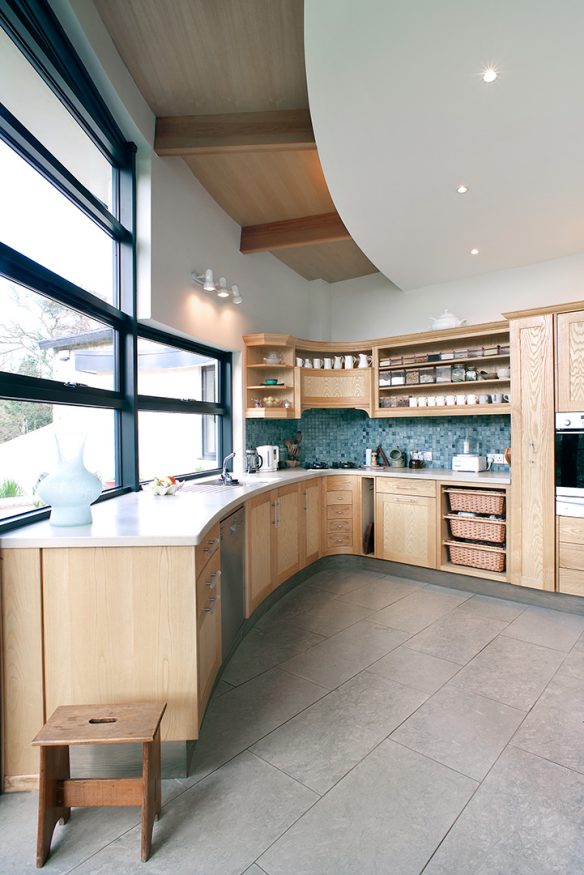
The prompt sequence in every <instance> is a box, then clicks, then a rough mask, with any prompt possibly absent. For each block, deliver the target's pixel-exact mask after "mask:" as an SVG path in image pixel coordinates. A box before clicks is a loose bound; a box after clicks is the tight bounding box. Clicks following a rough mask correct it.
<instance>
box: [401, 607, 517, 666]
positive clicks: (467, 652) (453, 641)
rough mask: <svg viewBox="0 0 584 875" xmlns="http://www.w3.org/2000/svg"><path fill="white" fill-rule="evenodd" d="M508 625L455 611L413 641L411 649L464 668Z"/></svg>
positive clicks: (409, 642)
mask: <svg viewBox="0 0 584 875" xmlns="http://www.w3.org/2000/svg"><path fill="white" fill-rule="evenodd" d="M506 625H507V624H506V623H505V622H504V621H502V620H487V619H484V618H483V617H469V616H466V615H464V614H456V613H455V612H453V613H451V614H448V615H447V616H445V617H442V619H441V620H437V621H436V622H435V623H433V624H432V625H431V626H429V627H428V628H427V629H424V630H423V631H422V632H419V633H418V634H417V635H414V637H413V638H410V640H409V641H408V646H409V647H411V648H412V650H421V651H422V652H423V653H430V654H432V656H439V657H441V658H442V659H449V660H451V662H459V663H460V664H461V665H464V664H465V663H467V662H468V661H469V659H472V658H473V656H476V654H477V653H479V652H480V651H481V650H482V649H483V647H485V645H487V644H488V643H489V641H492V640H493V638H494V637H495V636H496V635H498V633H499V632H500V631H501V630H502V629H504V628H505V627H506Z"/></svg>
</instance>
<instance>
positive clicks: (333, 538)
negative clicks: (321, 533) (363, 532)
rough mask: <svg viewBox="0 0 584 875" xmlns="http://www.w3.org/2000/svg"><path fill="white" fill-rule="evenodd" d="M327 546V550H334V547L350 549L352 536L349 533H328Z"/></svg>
mask: <svg viewBox="0 0 584 875" xmlns="http://www.w3.org/2000/svg"><path fill="white" fill-rule="evenodd" d="M327 546H328V548H329V550H334V549H335V547H352V546H353V535H352V534H350V533H349V532H339V533H338V534H333V533H332V532H329V533H328V535H327Z"/></svg>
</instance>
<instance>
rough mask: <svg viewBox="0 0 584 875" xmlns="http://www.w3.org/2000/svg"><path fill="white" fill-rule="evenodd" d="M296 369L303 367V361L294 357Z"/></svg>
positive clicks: (298, 357)
mask: <svg viewBox="0 0 584 875" xmlns="http://www.w3.org/2000/svg"><path fill="white" fill-rule="evenodd" d="M296 367H297V368H302V367H304V359H301V358H300V356H296Z"/></svg>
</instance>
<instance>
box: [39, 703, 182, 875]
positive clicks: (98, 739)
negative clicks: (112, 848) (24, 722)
mask: <svg viewBox="0 0 584 875" xmlns="http://www.w3.org/2000/svg"><path fill="white" fill-rule="evenodd" d="M165 710H166V703H165V704H163V705H160V704H137V705H63V706H61V707H60V708H57V710H56V711H55V712H54V714H53V715H52V717H51V718H50V720H49V721H48V722H47V723H45V725H44V726H43V728H42V729H41V731H40V732H39V734H38V735H37V737H36V738H35V739H34V741H33V744H36V745H38V746H39V747H40V749H41V751H40V753H41V764H40V774H39V822H38V837H37V856H36V864H37V867H41V866H44V864H45V862H46V860H47V857H48V856H49V852H50V849H51V839H52V837H53V830H54V829H55V825H56V824H57V823H58V822H59V821H61V822H62V823H67V821H68V820H69V815H70V814H71V808H75V807H82V806H83V807H85V806H102V805H140V806H141V808H142V847H141V850H142V861H143V862H146V860H147V859H148V857H149V856H150V846H151V842H152V825H153V823H154V819H155V818H156V817H159V816H160V808H161V798H160V721H161V720H162V715H163V714H164V712H165ZM135 742H138V743H141V744H143V746H144V747H143V756H142V777H141V778H71V777H70V772H69V745H71V744H129V743H135Z"/></svg>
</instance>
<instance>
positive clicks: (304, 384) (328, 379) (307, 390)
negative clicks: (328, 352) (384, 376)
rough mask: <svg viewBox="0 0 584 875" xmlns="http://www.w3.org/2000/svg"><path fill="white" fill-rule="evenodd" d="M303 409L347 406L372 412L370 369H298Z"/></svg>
mask: <svg viewBox="0 0 584 875" xmlns="http://www.w3.org/2000/svg"><path fill="white" fill-rule="evenodd" d="M298 372H299V374H300V406H301V409H302V410H310V409H312V408H319V409H325V410H326V409H327V408H338V407H350V408H355V409H360V410H364V411H365V412H366V413H367V414H369V416H371V414H372V412H373V371H372V369H371V368H352V369H348V370H340V369H339V370H335V369H334V368H333V369H327V370H315V369H314V368H298Z"/></svg>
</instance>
